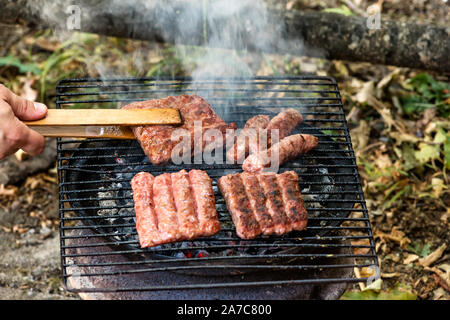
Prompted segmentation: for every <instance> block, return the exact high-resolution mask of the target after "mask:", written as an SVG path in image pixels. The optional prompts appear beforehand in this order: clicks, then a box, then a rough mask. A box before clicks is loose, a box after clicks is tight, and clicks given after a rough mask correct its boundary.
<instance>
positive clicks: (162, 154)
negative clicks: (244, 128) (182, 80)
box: [123, 95, 236, 164]
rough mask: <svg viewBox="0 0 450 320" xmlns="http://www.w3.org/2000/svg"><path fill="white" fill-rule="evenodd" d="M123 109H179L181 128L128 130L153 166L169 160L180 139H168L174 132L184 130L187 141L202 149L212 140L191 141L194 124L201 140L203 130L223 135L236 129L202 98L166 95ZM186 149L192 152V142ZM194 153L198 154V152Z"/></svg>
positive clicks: (234, 125)
mask: <svg viewBox="0 0 450 320" xmlns="http://www.w3.org/2000/svg"><path fill="white" fill-rule="evenodd" d="M123 108H125V109H135V108H137V109H146V108H177V109H178V110H180V114H181V117H182V119H183V125H182V126H178V127H176V126H170V125H159V126H138V127H133V128H132V129H133V133H134V135H135V136H136V139H137V140H138V141H139V143H140V145H141V147H142V149H143V150H144V152H145V154H146V155H147V156H148V158H149V160H150V162H151V163H153V164H164V163H167V162H169V161H170V160H171V155H172V150H173V149H174V147H175V146H176V145H177V144H178V143H180V141H182V139H183V138H182V137H179V138H178V139H173V140H172V139H171V137H172V133H173V132H174V131H175V130H177V129H186V130H187V132H188V133H189V135H190V137H191V140H192V141H193V142H195V143H198V144H199V145H200V144H201V146H202V150H203V149H205V148H210V147H211V146H210V144H213V143H214V141H209V142H208V143H207V141H205V140H204V139H203V138H202V141H194V121H197V123H200V124H201V125H202V132H201V135H200V137H203V133H204V131H206V130H208V129H217V130H219V131H220V132H221V133H222V134H225V133H226V130H227V129H236V124H234V123H229V124H228V123H226V122H225V121H223V120H222V119H221V118H220V117H219V116H218V115H217V114H216V113H215V112H214V110H213V109H212V108H211V106H210V105H209V103H208V102H207V101H206V100H205V99H203V98H202V97H199V96H196V95H190V96H189V95H180V96H170V97H167V98H165V99H154V100H147V101H139V102H134V103H131V104H128V105H126V106H124V107H123ZM224 139H225V138H224ZM224 141H225V140H224ZM190 147H191V150H194V143H191V146H190ZM198 149H200V148H198ZM198 151H199V152H201V150H198ZM193 155H194V154H193Z"/></svg>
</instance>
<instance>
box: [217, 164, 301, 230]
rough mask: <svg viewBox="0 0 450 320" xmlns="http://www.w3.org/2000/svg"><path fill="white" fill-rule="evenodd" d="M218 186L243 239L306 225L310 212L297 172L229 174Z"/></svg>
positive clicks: (221, 179)
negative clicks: (306, 207) (305, 205)
mask: <svg viewBox="0 0 450 320" xmlns="http://www.w3.org/2000/svg"><path fill="white" fill-rule="evenodd" d="M218 186H219V190H220V192H221V193H222V195H223V196H224V198H225V203H226V206H227V208H228V211H229V213H230V215H231V218H232V220H233V223H234V225H235V226H236V234H237V235H238V236H239V237H240V238H242V239H253V238H255V237H257V236H258V235H260V234H264V235H270V234H278V235H281V234H285V233H287V232H290V231H292V230H303V229H305V228H306V224H307V219H308V217H307V212H306V209H305V207H304V203H303V199H302V195H301V193H300V189H299V186H298V175H297V174H296V173H295V172H294V171H288V172H285V173H282V174H275V173H247V172H243V173H236V174H229V175H227V176H224V177H221V178H220V179H219V181H218Z"/></svg>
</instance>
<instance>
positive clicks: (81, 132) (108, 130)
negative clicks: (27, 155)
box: [32, 126, 136, 139]
mask: <svg viewBox="0 0 450 320" xmlns="http://www.w3.org/2000/svg"><path fill="white" fill-rule="evenodd" d="M32 129H33V130H34V131H37V132H39V133H40V134H42V135H43V136H44V137H73V138H114V139H135V138H136V137H135V136H134V134H133V131H131V129H130V127H120V126H104V127H102V126H36V127H32Z"/></svg>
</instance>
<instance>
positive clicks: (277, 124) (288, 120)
mask: <svg viewBox="0 0 450 320" xmlns="http://www.w3.org/2000/svg"><path fill="white" fill-rule="evenodd" d="M302 122H303V116H302V115H301V114H300V113H299V112H298V111H297V110H295V109H292V108H291V109H287V110H284V111H282V112H280V113H279V114H278V115H276V116H275V117H273V118H272V120H270V122H269V124H268V125H267V128H266V129H267V131H268V135H269V143H270V145H271V143H272V142H271V141H270V140H271V139H270V137H271V131H272V130H278V139H279V140H281V139H283V138H285V137H287V136H288V135H289V134H290V133H291V132H292V130H294V129H295V127H297V126H298V125H299V124H300V123H302ZM270 145H268V148H269V147H270Z"/></svg>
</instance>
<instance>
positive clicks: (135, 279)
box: [57, 76, 378, 292]
mask: <svg viewBox="0 0 450 320" xmlns="http://www.w3.org/2000/svg"><path fill="white" fill-rule="evenodd" d="M182 93H186V94H198V95H200V96H202V97H204V98H205V99H206V100H207V101H208V102H209V103H210V104H211V106H212V108H213V109H214V110H215V111H216V112H217V113H218V115H219V116H220V117H221V118H222V119H224V120H225V121H227V122H231V121H232V122H235V123H236V124H237V125H238V128H242V127H243V125H244V123H245V121H246V120H247V119H249V118H250V117H252V116H254V115H257V114H267V115H269V116H274V115H276V114H277V113H279V112H280V111H281V110H283V109H286V108H295V109H297V110H298V111H300V112H301V113H302V114H303V116H304V117H305V121H304V123H303V124H301V125H300V126H299V127H298V128H297V129H296V132H294V133H310V134H314V135H316V136H317V137H318V138H319V146H318V148H317V149H316V150H314V151H312V152H310V153H308V154H305V155H303V156H301V157H300V158H298V159H296V160H294V161H291V162H289V163H286V164H284V165H283V166H282V167H281V168H280V172H283V171H285V170H294V171H296V172H297V173H298V175H299V177H300V180H301V181H300V188H301V191H302V195H303V197H304V201H305V206H306V209H307V211H308V215H309V220H308V228H307V230H305V231H301V232H291V233H289V234H287V235H284V236H261V237H259V238H257V239H253V240H242V239H240V238H238V237H237V236H236V234H235V231H234V226H233V224H232V222H231V218H230V215H229V213H228V211H227V209H226V206H225V203H224V199H223V197H222V196H221V194H220V193H219V192H218V189H217V185H216V183H217V179H218V178H219V177H220V176H223V175H226V174H229V173H235V172H240V171H241V167H240V165H230V164H225V161H224V162H223V163H224V164H215V163H211V164H208V163H202V164H182V165H167V166H162V167H161V166H153V165H152V164H151V163H149V161H148V159H147V158H146V157H145V155H144V153H143V152H142V150H141V148H140V147H139V145H138V143H137V142H136V141H131V140H118V139H84V140H81V139H71V140H67V139H58V144H57V147H58V172H59V197H60V199H59V200H60V220H61V224H60V235H61V264H62V271H63V283H64V285H65V287H66V288H67V290H69V291H72V292H128V291H158V290H164V291H166V290H169V291H173V290H187V289H191V290H193V289H195V290H201V289H214V288H219V289H220V288H221V289H226V288H242V287H245V288H250V287H263V286H266V287H267V286H282V287H283V286H284V287H288V286H296V285H297V286H299V285H306V284H311V285H322V284H332V283H350V282H359V281H368V280H370V279H369V278H356V277H355V276H353V270H354V268H356V267H357V268H362V267H372V268H374V270H378V262H377V258H376V253H375V247H374V241H373V237H372V231H371V228H370V223H369V218H368V213H367V208H366V204H365V200H364V195H363V192H362V188H361V183H360V179H359V175H358V170H357V166H356V159H355V155H354V152H353V149H352V144H351V140H350V136H349V132H348V128H347V123H346V120H345V114H344V111H343V107H342V101H341V97H340V93H339V89H338V86H337V83H336V82H335V80H334V79H332V78H329V77H318V76H295V77H256V78H204V79H200V80H199V79H195V80H194V79H191V78H175V79H174V78H171V79H153V78H120V79H119V78H116V79H107V80H105V79H66V80H62V81H60V82H59V83H58V85H57V108H86V107H89V108H92V107H95V108H117V107H120V106H123V105H125V104H127V103H130V102H132V101H138V100H148V99H154V98H165V97H167V96H168V95H178V94H182ZM224 154H225V152H224ZM182 168H184V169H186V170H190V169H194V168H195V169H201V170H206V171H207V172H208V174H209V175H210V177H212V179H213V188H214V191H215V196H216V207H217V210H218V212H219V219H220V222H221V227H222V228H221V231H220V233H219V234H217V235H215V236H213V237H208V238H200V239H196V240H193V241H183V242H178V243H174V244H166V245H161V246H158V247H153V248H146V249H141V248H140V246H139V242H138V237H137V232H136V229H135V214H134V208H133V199H132V191H131V186H130V180H131V178H132V177H133V176H134V175H135V174H136V173H137V172H139V171H147V172H151V173H152V174H153V175H158V174H160V173H163V172H175V171H179V170H181V169H182ZM156 275H164V277H166V276H169V279H170V281H166V280H158V279H165V278H164V277H162V276H160V277H157V276H156ZM145 277H148V279H151V280H148V281H142V279H143V278H145ZM105 278H106V279H108V282H107V285H103V284H104V282H101V283H102V284H101V285H99V284H98V283H100V282H99V281H96V279H105ZM86 279H90V280H91V282H93V283H97V285H95V286H94V287H92V286H87V285H86V281H85V280H86ZM119 279H121V280H119Z"/></svg>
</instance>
